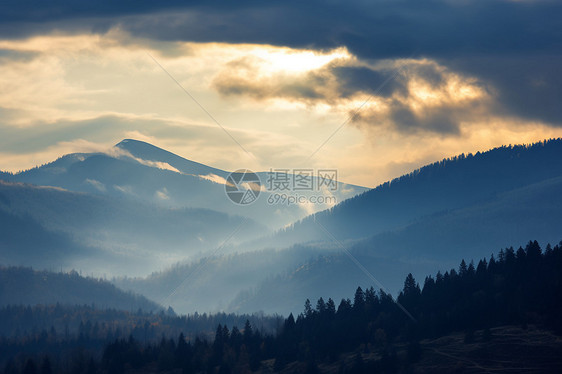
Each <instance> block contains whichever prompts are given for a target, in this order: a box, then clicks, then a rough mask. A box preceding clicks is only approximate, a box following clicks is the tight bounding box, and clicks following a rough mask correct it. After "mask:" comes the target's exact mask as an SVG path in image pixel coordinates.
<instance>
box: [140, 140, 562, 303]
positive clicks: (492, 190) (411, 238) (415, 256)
mask: <svg viewBox="0 0 562 374" xmlns="http://www.w3.org/2000/svg"><path fill="white" fill-rule="evenodd" d="M561 151H562V149H561V147H560V141H552V142H548V143H545V144H542V143H541V144H539V145H534V146H531V147H512V148H500V149H499V150H497V152H498V154H496V153H495V152H496V151H491V152H490V153H486V154H485V155H486V156H482V157H486V158H489V159H490V161H489V162H490V163H491V166H488V167H486V168H483V166H482V165H485V164H486V163H485V162H483V161H482V160H480V161H478V162H476V161H470V160H471V158H470V157H469V158H462V159H460V160H457V161H455V162H452V163H451V164H448V166H443V167H442V168H444V169H443V170H441V169H440V167H439V166H435V167H436V168H437V169H436V171H434V172H432V173H436V175H437V176H438V178H437V182H435V183H431V181H430V180H427V178H429V176H427V175H426V176H425V177H423V178H422V177H417V175H419V174H422V173H421V172H420V173H414V174H412V176H410V177H408V178H411V180H410V186H411V188H412V189H413V191H414V192H413V193H414V194H419V193H421V192H420V191H423V190H428V188H422V187H419V186H417V185H416V183H415V181H417V182H419V183H420V184H422V185H425V186H426V187H427V186H432V185H433V186H436V188H437V186H441V187H440V188H441V189H440V191H441V192H442V191H445V190H451V189H453V187H454V186H455V185H456V186H458V185H462V182H463V181H464V180H465V178H464V177H463V176H462V173H461V171H462V170H463V169H467V168H468V169H473V176H474V178H476V176H480V178H482V179H483V180H484V182H482V181H471V186H472V187H471V188H476V187H475V186H484V187H482V191H476V192H472V191H468V188H464V187H463V189H461V190H460V191H458V194H466V195H468V196H460V197H455V193H451V194H450V196H444V201H440V200H439V199H438V198H437V197H436V196H434V197H433V200H431V201H436V203H435V204H436V205H438V206H439V207H443V206H448V205H447V204H446V203H450V202H451V201H453V202H454V201H457V205H460V206H457V207H455V204H453V203H450V204H451V208H444V209H439V210H438V211H436V212H432V213H431V214H425V215H421V214H420V216H416V217H413V218H412V219H410V220H408V221H406V220H404V221H405V222H404V223H402V224H400V225H397V224H395V225H394V226H395V228H394V229H387V230H382V229H380V228H375V229H373V230H372V232H373V234H372V235H369V234H368V232H366V233H365V234H364V235H365V236H367V237H366V238H362V239H361V236H359V239H355V238H353V237H352V238H351V239H346V237H345V236H344V235H343V234H342V236H343V239H342V238H341V237H339V236H338V235H339V234H341V232H342V231H343V233H344V234H345V233H347V234H349V235H350V236H351V234H350V232H352V231H351V230H353V229H354V227H353V225H354V224H357V225H361V224H365V222H362V221H361V220H359V219H357V218H355V217H354V216H353V215H352V214H351V211H348V212H347V213H348V216H345V218H346V219H347V221H346V219H340V217H339V216H337V213H339V212H340V210H339V209H343V210H344V211H346V210H347V209H348V206H347V204H348V203H347V202H344V203H343V204H342V207H341V208H340V207H339V206H338V207H336V208H334V209H333V211H332V212H324V213H321V214H317V215H316V216H315V217H316V218H317V219H320V218H319V217H324V218H325V219H326V217H329V218H330V219H332V220H333V221H329V222H332V224H336V223H341V224H342V225H343V226H344V227H343V229H345V228H346V227H347V228H350V230H349V231H345V230H342V231H338V229H339V228H336V229H334V230H333V231H334V232H335V233H334V234H333V238H332V237H330V236H329V235H328V234H326V233H325V232H323V230H322V229H321V226H320V225H318V224H317V223H314V222H307V221H309V219H307V220H305V221H304V223H300V225H303V226H302V227H299V224H297V225H295V227H296V228H299V229H304V227H306V229H307V232H306V233H307V234H308V235H309V237H311V236H312V235H317V236H318V237H319V238H323V239H325V240H326V242H325V243H320V242H312V243H309V244H308V245H307V246H306V247H304V246H297V247H296V248H298V249H297V250H288V251H287V252H285V251H284V250H281V251H273V250H269V251H262V252H254V253H253V256H255V258H254V259H253V260H252V261H251V262H250V261H249V262H248V266H249V268H248V267H244V268H243V270H242V268H241V269H240V272H239V273H237V270H238V265H237V264H236V262H235V261H231V260H230V259H228V258H223V259H221V260H213V262H218V263H219V264H220V265H217V266H213V267H211V268H210V269H209V272H210V274H209V272H206V273H205V275H204V276H197V275H193V276H191V277H190V282H189V284H190V285H197V287H205V284H206V283H205V282H208V283H209V284H212V285H213V286H214V287H215V289H216V288H217V287H220V284H219V285H217V283H215V282H218V280H221V279H222V278H221V275H222V274H224V273H223V270H221V269H228V272H226V274H228V276H229V278H228V279H239V278H237V277H242V276H246V278H245V279H246V282H237V281H232V282H229V283H228V286H227V289H228V290H229V291H228V292H225V293H216V294H215V295H216V298H218V300H214V301H215V305H223V308H226V309H227V310H231V311H232V310H237V311H243V312H248V311H255V310H264V311H266V312H280V313H285V314H286V313H289V312H295V311H299V310H300V308H301V307H302V305H301V304H302V300H304V299H306V298H308V297H310V298H313V297H319V296H320V295H323V294H324V295H326V294H330V295H333V296H334V297H335V298H339V297H343V296H344V295H345V292H346V290H349V289H350V287H355V286H356V285H357V284H366V285H372V286H374V287H375V288H379V287H380V286H381V285H382V286H384V287H385V288H386V289H387V290H388V291H389V292H391V293H395V292H396V291H397V290H398V289H400V288H401V286H402V282H403V279H404V277H405V276H406V274H408V273H409V272H412V273H413V274H414V275H416V276H420V275H423V274H427V273H433V272H435V271H437V270H438V269H443V268H445V269H447V268H451V267H454V266H456V263H457V260H458V258H462V257H464V258H466V259H467V261H470V259H475V260H477V259H479V258H481V257H484V256H488V255H489V254H490V253H488V250H489V248H501V247H505V246H506V245H508V244H510V243H519V244H520V245H524V244H525V243H527V241H528V240H529V239H531V238H536V239H537V240H539V241H540V242H542V243H549V242H550V243H553V244H555V243H558V242H559V241H560V239H561V238H562V173H560V174H559V175H558V176H555V175H556V174H557V173H558V170H557V167H559V164H560V160H559V159H562V157H560V158H559V159H558V158H557V159H554V158H555V156H556V155H558V153H560V155H562V152H561ZM524 153H527V154H524ZM490 155H491V156H490ZM517 155H519V156H517ZM512 156H513V157H514V158H515V159H513V158H512ZM473 157H476V156H473ZM479 157H480V156H479ZM551 158H553V160H552V162H550V161H549V160H550V159H551ZM466 160H469V161H466ZM494 160H496V161H494ZM510 160H511V161H510ZM457 162H458V163H460V166H459V164H458V163H457ZM464 162H468V163H469V166H466V165H465V166H463V165H462V164H463V163H464ZM472 163H474V164H475V165H477V166H478V168H477V169H478V170H476V169H474V168H475V167H474V166H470V165H471V164H472ZM545 163H546V164H547V165H551V164H552V165H553V167H552V168H551V169H549V168H548V167H545V166H544V164H545ZM535 164H536V165H535ZM438 165H439V164H438ZM498 165H505V166H506V167H507V166H510V168H509V169H507V170H506V169H502V170H499V169H498V171H497V173H495V174H494V173H492V171H493V170H496V168H497V167H499V166H498ZM449 168H452V170H450V171H447V170H446V169H449ZM484 169H486V170H488V172H486V170H484ZM430 171H431V170H430ZM426 173H429V171H428V172H426ZM430 174H431V173H430ZM512 174H517V175H512ZM455 175H456V176H457V177H456V179H455V177H454V176H455ZM549 176H550V178H549ZM447 177H450V178H453V180H452V181H448V179H447ZM417 178H420V180H419V181H418V179H417ZM496 179H497V180H498V184H497V187H494V186H489V185H487V183H491V181H493V180H496ZM486 181H487V182H486ZM514 186H519V187H514ZM391 188H392V185H390V186H388V187H386V189H387V191H386V192H385V191H383V192H384V193H387V194H390V192H388V190H390V189H391ZM479 188H480V187H479ZM383 192H379V193H381V194H382V193H383ZM369 193H371V192H369ZM369 193H366V194H363V195H360V196H358V197H356V198H354V199H353V200H352V201H361V199H362V198H363V197H364V196H365V195H368V194H369ZM401 193H402V195H403V196H404V200H408V199H409V197H408V195H409V189H408V188H406V187H403V189H402V190H401ZM392 194H397V192H392ZM392 194H391V195H392ZM432 194H435V193H434V192H432ZM455 199H457V200H455ZM470 199H472V200H474V201H473V202H472V201H470ZM395 200H396V201H395V204H396V205H397V206H398V207H397V209H399V208H400V206H401V205H400V204H402V203H401V201H400V199H398V197H395ZM463 201H464V203H462V204H461V203H460V202H463ZM365 204H366V203H365ZM422 205H427V202H423V203H422ZM367 208H368V207H367ZM367 208H365V209H363V211H367V212H369V213H370V214H371V215H373V216H376V215H377V214H380V213H379V212H377V211H375V210H373V211H369V209H367ZM435 209H437V208H435ZM427 210H429V209H427ZM412 211H413V209H411V212H412ZM329 214H333V216H329ZM379 218H380V219H382V218H381V217H380V216H379ZM320 222H321V224H323V225H326V226H328V225H327V224H326V223H325V222H323V221H320ZM369 222H370V221H369V219H368V218H367V223H369ZM305 224H306V226H304V225H305ZM387 224H388V223H387ZM388 226H391V225H390V224H388ZM289 233H290V230H288V231H287V234H289ZM361 235H363V234H361ZM334 238H335V239H336V240H335V241H334V240H333V239H334ZM278 239H279V236H273V238H272V239H269V240H268V241H265V240H258V241H256V242H255V243H251V244H252V246H253V245H256V246H258V245H262V246H266V245H269V246H270V247H273V248H276V247H282V244H279V241H278ZM264 243H265V244H264ZM340 244H341V245H342V246H343V247H345V248H346V249H348V250H349V251H350V252H351V253H352V254H353V255H354V256H355V258H356V259H357V260H358V261H359V263H360V264H361V265H362V266H364V267H365V268H367V269H368V271H369V272H370V273H371V274H372V275H373V276H374V277H375V278H376V279H377V280H378V281H379V282H380V284H377V282H374V281H373V279H370V278H369V277H368V276H367V275H365V274H364V273H363V272H362V271H361V270H360V269H359V268H358V267H357V266H356V265H355V264H354V263H353V261H352V260H350V259H349V258H348V256H347V255H346V254H344V253H343V250H342V248H341V247H340ZM244 247H248V245H246V244H244ZM303 248H306V250H303ZM301 250H302V252H300V251H301ZM335 252H336V253H335ZM262 256H263V257H264V258H267V257H272V258H275V259H276V260H275V261H276V262H278V263H279V264H284V266H279V267H277V268H275V267H267V266H266V265H264V263H265V261H263V260H260V259H259V258H260V257H262ZM284 256H286V257H284ZM288 259H290V260H291V261H292V262H289V261H288ZM258 263H259V264H260V265H259V266H264V268H265V269H267V273H266V274H262V273H261V270H262V268H261V267H258V265H256V267H255V268H252V264H258ZM291 263H292V264H293V265H291ZM219 273H220V275H218V274H219ZM152 281H153V280H151V279H147V280H146V283H145V284H142V282H141V283H138V284H137V286H138V288H134V289H135V290H137V291H139V292H142V290H143V287H148V284H150V283H151V282H152ZM222 281H223V282H228V280H225V279H223V280H222ZM252 281H253V284H252ZM236 289H238V290H239V291H238V294H237V295H236V296H235V297H231V295H233V294H234V293H235V291H236ZM189 292H193V290H192V291H188V290H187V287H185V289H184V288H180V289H178V291H177V293H176V294H175V299H174V300H172V301H171V304H172V305H174V306H175V307H176V306H177V308H178V310H181V311H186V310H184V309H182V308H184V307H185V308H189V307H190V306H189V305H181V306H180V304H181V302H180V301H181V300H186V299H188V295H189V294H190V293H189ZM229 298H230V301H228V300H229ZM175 303H178V304H175ZM225 305H226V307H225ZM188 310H189V309H188Z"/></svg>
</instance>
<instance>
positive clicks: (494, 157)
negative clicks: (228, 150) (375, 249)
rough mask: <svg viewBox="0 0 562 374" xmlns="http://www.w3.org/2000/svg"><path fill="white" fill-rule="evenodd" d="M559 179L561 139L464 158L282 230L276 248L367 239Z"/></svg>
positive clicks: (421, 171) (441, 163)
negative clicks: (499, 195)
mask: <svg viewBox="0 0 562 374" xmlns="http://www.w3.org/2000/svg"><path fill="white" fill-rule="evenodd" d="M558 176H562V139H552V140H547V141H544V142H539V143H535V144H531V145H516V146H503V147H499V148H494V149H492V150H489V151H487V152H482V153H481V152H477V153H476V154H474V155H473V154H468V155H464V154H461V155H460V156H456V157H453V158H449V159H444V160H442V161H439V162H436V163H433V164H431V165H427V166H425V167H422V168H421V169H418V170H415V171H413V172H412V173H410V174H407V175H404V176H402V177H400V178H396V179H394V180H392V181H390V182H387V183H384V184H382V185H380V186H378V187H377V188H374V189H372V190H369V191H366V192H364V193H362V194H360V195H357V196H355V197H353V198H350V199H348V200H345V201H343V202H342V203H340V204H338V205H336V206H334V207H333V208H331V209H328V210H325V211H322V212H318V213H316V214H313V215H311V216H308V217H306V218H304V219H303V220H301V221H299V222H297V223H295V224H294V225H291V226H290V227H288V228H286V229H285V230H282V231H281V232H280V233H278V235H276V236H275V237H274V238H273V242H275V243H278V245H280V246H288V245H291V244H293V243H298V242H303V241H310V240H330V238H328V237H327V236H326V233H325V232H324V231H329V232H330V233H331V235H333V236H334V237H335V238H337V239H338V240H346V239H359V238H367V237H371V236H373V235H376V234H379V233H383V232H387V231H392V230H397V229H400V228H403V227H405V226H406V225H408V224H410V223H413V222H415V221H417V220H423V219H425V217H427V216H430V215H433V214H436V213H440V212H446V211H450V210H453V209H461V208H466V207H469V206H471V205H474V204H477V203H481V202H483V201H488V200H490V199H494V198H495V197H497V196H498V194H501V193H504V192H507V191H511V190H515V189H518V188H522V187H524V186H529V185H532V184H535V183H539V182H541V181H545V180H547V179H551V178H555V177H558ZM318 224H320V225H321V226H322V227H323V229H321V230H319V225H318ZM324 229H325V230H324Z"/></svg>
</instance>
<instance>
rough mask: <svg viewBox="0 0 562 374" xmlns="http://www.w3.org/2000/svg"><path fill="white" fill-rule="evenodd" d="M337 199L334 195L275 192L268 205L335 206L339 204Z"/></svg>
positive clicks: (268, 199)
mask: <svg viewBox="0 0 562 374" xmlns="http://www.w3.org/2000/svg"><path fill="white" fill-rule="evenodd" d="M337 202H338V201H337V198H336V197H335V196H333V195H329V196H325V195H312V196H306V195H299V194H286V193H279V192H275V193H273V194H271V195H269V197H268V198H267V203H268V204H269V205H276V204H280V205H294V204H298V205H304V204H328V205H335V204H336V203H337Z"/></svg>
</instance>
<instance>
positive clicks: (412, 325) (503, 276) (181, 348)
mask: <svg viewBox="0 0 562 374" xmlns="http://www.w3.org/2000/svg"><path fill="white" fill-rule="evenodd" d="M561 270H562V242H561V243H560V244H559V245H556V246H554V247H552V246H551V245H547V246H546V248H545V249H544V251H543V250H542V249H541V247H540V245H539V243H537V242H536V241H531V242H529V243H528V244H527V245H526V247H525V248H522V247H520V248H518V249H517V250H515V249H514V248H507V249H503V250H501V251H500V252H499V253H498V254H497V256H493V255H492V256H491V257H490V258H488V259H481V260H479V261H478V262H477V263H474V262H472V261H471V262H469V263H467V262H466V261H465V260H462V261H461V263H460V265H459V267H458V269H451V270H448V271H445V272H444V273H442V272H438V273H437V274H436V275H435V276H428V277H426V278H425V280H424V282H423V286H420V284H419V283H418V282H417V281H416V280H415V279H414V277H413V276H412V274H408V276H407V277H406V279H405V282H404V287H403V290H402V291H401V292H400V294H399V295H398V297H397V298H396V299H394V298H393V297H392V295H390V294H388V293H385V292H384V291H382V290H379V291H376V290H375V289H374V288H373V287H369V288H366V289H363V288H361V287H358V288H357V289H356V291H355V293H354V295H353V298H352V299H351V298H348V299H343V300H341V301H340V302H339V303H338V304H337V305H336V303H335V302H334V300H332V299H331V298H328V299H327V300H325V299H324V298H320V299H318V300H317V301H316V303H314V304H313V303H312V302H311V301H310V300H306V301H305V304H304V310H303V312H302V313H300V314H299V315H298V316H297V317H296V318H295V317H294V315H292V314H291V315H289V316H288V317H287V318H286V319H285V320H284V321H283V323H282V325H281V326H279V328H278V331H277V333H276V334H272V333H264V332H262V331H260V330H259V329H256V328H254V327H253V326H252V324H251V323H250V321H246V322H245V324H244V326H242V327H241V328H240V329H239V328H238V327H237V326H236V325H235V326H232V327H231V328H229V327H228V326H227V325H224V324H218V326H217V327H216V330H215V333H214V339H212V340H211V339H205V338H202V337H199V336H196V337H195V338H189V339H188V338H186V337H185V335H184V334H180V335H179V337H178V338H176V339H172V338H165V337H163V338H162V339H161V340H160V341H159V342H158V343H149V344H144V343H143V342H142V341H140V340H139V339H136V338H135V337H133V336H132V335H131V336H129V337H128V338H121V339H115V340H114V341H112V342H111V343H109V344H107V345H106V346H105V348H104V349H103V354H102V355H101V358H100V359H99V360H97V361H96V360H93V359H92V361H91V362H89V361H84V362H82V364H81V365H74V366H75V367H80V368H82V369H83V371H77V372H88V371H87V370H91V371H90V372H92V373H97V372H108V373H121V372H124V371H127V370H132V371H141V370H148V369H149V368H150V369H151V370H152V371H160V372H168V371H172V370H180V369H181V371H182V372H183V373H195V372H208V373H230V372H251V371H256V370H259V369H260V367H264V366H270V367H271V369H272V370H274V371H282V370H291V371H292V370H296V371H299V370H300V371H302V372H310V373H312V372H318V364H322V363H338V362H339V360H341V358H342V355H344V354H346V353H349V352H351V353H353V352H355V353H356V360H355V361H354V362H353V364H352V365H343V363H342V366H341V370H340V371H341V372H350V373H353V372H400V371H405V370H406V369H407V367H408V366H409V365H413V364H415V362H416V361H418V360H419V359H420V357H421V356H422V354H423V353H422V351H421V349H420V345H419V342H420V340H421V339H424V338H435V337H439V336H444V335H447V334H450V333H453V332H459V331H460V332H464V333H465V340H466V341H467V342H469V341H470V340H471V339H474V335H473V332H474V331H475V330H481V329H482V330H484V332H485V333H484V339H493V336H492V334H491V330H490V329H491V328H492V327H496V326H502V325H520V326H522V327H525V326H527V325H528V324H533V325H538V326H540V327H542V328H546V329H549V330H551V331H554V332H555V333H557V334H562V322H561V321H560V318H559V316H560V315H561V313H562V271H561ZM397 347H406V349H405V350H402V351H400V352H402V353H400V352H398V350H397ZM367 352H376V353H377V357H379V359H377V360H373V361H369V362H364V361H363V360H362V358H361V353H367ZM29 362H30V361H29V360H28V361H20V366H19V370H20V372H26V371H25V370H26V367H27V366H29V367H33V368H36V370H37V371H35V372H41V371H39V369H40V368H39V366H40V361H38V362H36V363H33V362H32V363H31V364H30V363H29ZM299 365H300V366H299ZM88 368H89V369H88ZM13 372H17V371H13ZM27 372H29V371H27Z"/></svg>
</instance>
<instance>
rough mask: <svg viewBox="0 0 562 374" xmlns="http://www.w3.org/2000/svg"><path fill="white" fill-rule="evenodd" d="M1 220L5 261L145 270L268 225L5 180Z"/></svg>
mask: <svg viewBox="0 0 562 374" xmlns="http://www.w3.org/2000/svg"><path fill="white" fill-rule="evenodd" d="M0 219H1V220H2V223H3V224H2V225H1V226H0V248H1V249H2V250H1V251H0V261H1V262H2V263H3V264H12V265H26V266H34V267H36V268H48V267H55V268H59V267H60V266H63V267H65V268H72V267H74V268H76V269H82V270H84V271H86V272H87V273H90V272H96V274H104V273H107V274H108V275H110V274H115V275H124V274H129V275H135V274H147V273H150V272H152V271H154V270H155V269H158V268H160V267H163V266H168V265H171V264H173V263H175V262H177V261H180V260H185V259H188V258H197V257H198V256H199V255H200V253H201V252H202V251H205V250H207V251H209V250H212V249H214V248H216V247H217V246H219V245H220V244H221V243H222V242H223V241H224V240H226V238H229V237H231V238H230V239H231V240H230V244H235V243H237V242H240V241H242V240H246V239H248V238H252V237H256V236H257V235H258V234H260V233H262V232H264V231H266V229H265V228H264V227H263V226H261V225H259V224H257V223H256V222H254V221H252V220H250V219H244V218H242V217H237V216H230V215H227V214H224V213H220V212H216V211H211V210H208V209H188V208H184V209H171V208H165V207H158V206H155V205H153V204H148V203H142V202H138V201H131V200H123V199H117V198H114V197H111V196H100V195H95V194H89V193H78V192H71V191H67V190H63V189H61V188H54V187H40V186H33V185H27V184H21V183H9V182H4V181H0ZM242 223H244V224H243V225H242ZM239 226H240V227H239ZM237 227H239V229H238V230H237V231H236V232H234V231H235V229H236V228H237Z"/></svg>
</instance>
